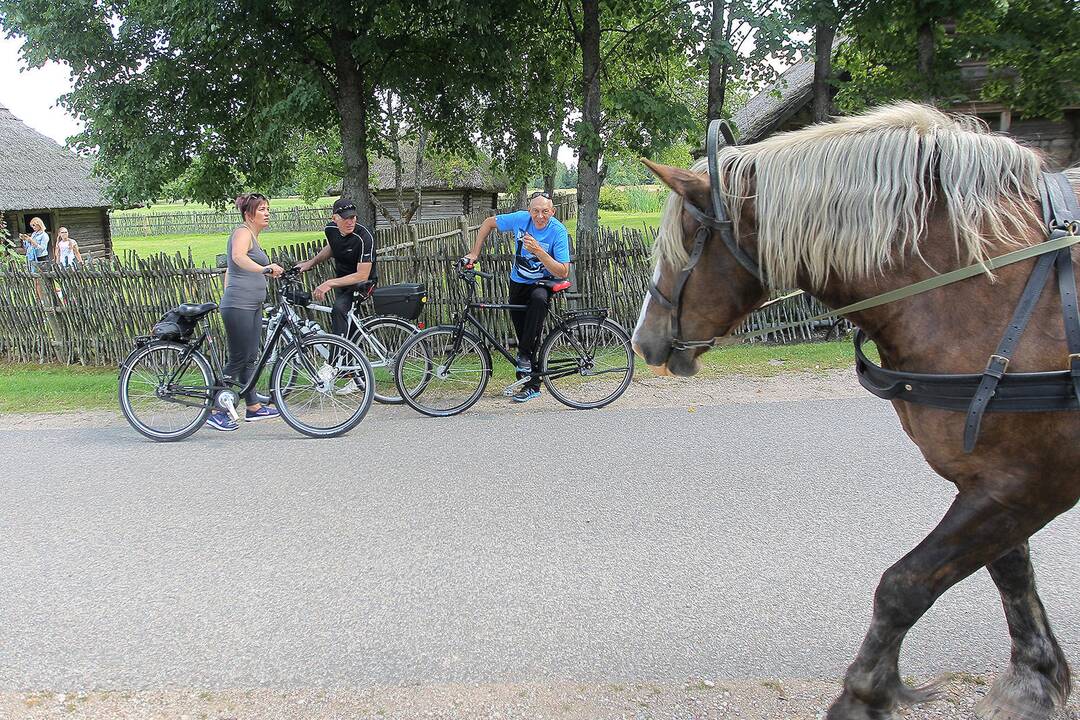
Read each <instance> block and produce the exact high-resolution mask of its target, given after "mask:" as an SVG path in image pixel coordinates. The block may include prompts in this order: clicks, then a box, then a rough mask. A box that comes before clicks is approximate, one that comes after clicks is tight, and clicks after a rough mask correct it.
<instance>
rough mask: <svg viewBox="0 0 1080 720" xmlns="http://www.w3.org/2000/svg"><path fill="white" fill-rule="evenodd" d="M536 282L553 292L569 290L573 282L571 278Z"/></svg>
mask: <svg viewBox="0 0 1080 720" xmlns="http://www.w3.org/2000/svg"><path fill="white" fill-rule="evenodd" d="M536 284H537V285H543V286H544V287H546V288H547V289H549V290H551V292H553V293H561V292H562V291H563V290H568V289H569V288H570V285H571V284H572V283H571V282H570V281H569V280H539V281H537V283H536Z"/></svg>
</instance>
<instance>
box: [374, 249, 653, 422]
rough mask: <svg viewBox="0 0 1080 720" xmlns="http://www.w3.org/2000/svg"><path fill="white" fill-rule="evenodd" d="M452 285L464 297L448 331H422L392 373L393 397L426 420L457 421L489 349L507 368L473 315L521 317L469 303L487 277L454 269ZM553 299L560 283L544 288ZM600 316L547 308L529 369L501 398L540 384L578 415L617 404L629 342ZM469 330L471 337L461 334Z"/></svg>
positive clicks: (476, 392) (628, 366)
mask: <svg viewBox="0 0 1080 720" xmlns="http://www.w3.org/2000/svg"><path fill="white" fill-rule="evenodd" d="M456 272H457V276H458V279H459V280H461V281H463V282H465V283H466V284H467V286H468V290H467V293H466V298H465V306H464V308H463V309H462V310H461V312H459V313H458V314H457V316H456V317H455V318H454V322H453V324H450V325H439V326H436V327H433V328H429V329H427V330H423V331H421V332H419V333H418V334H416V335H414V336H413V337H412V338H410V339H409V340H408V341H407V342H406V343H405V344H404V345H403V346H402V347H401V353H400V355H399V357H398V364H397V366H396V368H395V371H394V377H395V380H396V381H397V387H398V392H399V393H400V394H401V396H402V397H403V398H404V400H405V402H406V403H408V404H409V406H410V407H412V408H413V409H415V410H417V411H418V412H420V413H423V414H424V415H429V416H431V417H446V416H450V415H457V414H458V413H460V412H463V411H465V410H467V409H468V408H469V407H471V406H472V405H473V404H474V403H475V402H476V401H477V400H479V399H480V396H481V395H483V392H484V389H485V388H486V387H487V383H488V380H489V379H490V377H491V372H492V359H491V352H490V350H489V349H488V348H489V346H490V347H493V348H494V349H495V350H496V351H498V352H499V354H501V355H502V356H503V357H505V358H506V360H507V361H508V362H510V363H511V364H516V360H515V357H514V355H512V354H511V353H510V350H509V349H508V348H506V347H503V345H502V344H501V343H500V342H499V341H498V340H497V339H496V338H495V336H494V335H492V334H491V332H490V331H489V330H488V329H487V328H486V327H485V326H484V324H483V323H482V322H481V321H480V320H479V319H478V318H477V317H476V315H475V314H474V313H473V311H474V310H480V309H483V310H503V311H511V310H524V309H525V306H524V305H512V304H508V303H488V302H478V301H477V300H476V286H477V282H476V278H478V277H481V278H488V279H490V278H491V277H493V276H492V274H491V273H485V272H481V271H479V270H474V269H472V266H471V265H467V266H466V265H462V264H461V263H460V262H459V263H458V265H457V269H456ZM544 284H546V285H547V286H548V287H549V288H550V289H551V291H552V294H553V297H554V296H556V295H558V293H560V292H563V291H564V290H566V289H567V288H569V287H570V283H569V282H567V281H548V282H546V283H544ZM607 313H608V311H607V308H585V309H580V310H567V311H564V312H562V313H559V312H557V311H556V310H555V309H554V308H553V309H552V310H551V312H550V315H551V317H552V318H553V320H554V326H553V327H552V328H551V330H550V331H549V332H548V334H547V335H546V337H545V338H544V339H543V341H542V343H541V346H540V356H539V361H538V363H537V368H534V370H533V371H532V372H531V373H529V374H527V375H524V376H523V377H519V379H518V380H517V381H516V382H514V383H512V384H511V385H510V386H508V387H507V388H505V389H504V390H503V394H504V395H506V396H510V395H513V393H514V391H515V390H516V389H517V388H519V387H521V386H522V385H524V384H525V383H527V382H529V380H530V379H535V378H537V377H540V378H542V379H543V382H544V385H545V387H547V389H548V391H549V392H550V393H551V394H552V396H553V397H554V398H555V399H556V400H558V401H559V402H561V403H563V404H564V405H567V406H569V407H572V408H575V409H579V410H585V409H594V408H600V407H604V406H605V405H607V404H609V403H611V402H613V401H614V400H615V399H617V398H618V397H619V396H620V395H622V394H623V392H624V391H625V390H626V388H627V387H628V386H629V385H630V381H631V380H632V379H633V377H634V352H633V350H632V348H631V346H630V335H629V334H628V333H627V332H626V330H624V329H623V328H622V327H621V326H620V325H619V324H618V323H616V322H615V321H613V320H610V319H609V318H608V317H607ZM466 325H471V326H472V327H473V328H475V330H476V331H478V332H473V331H471V330H469V329H467V328H466Z"/></svg>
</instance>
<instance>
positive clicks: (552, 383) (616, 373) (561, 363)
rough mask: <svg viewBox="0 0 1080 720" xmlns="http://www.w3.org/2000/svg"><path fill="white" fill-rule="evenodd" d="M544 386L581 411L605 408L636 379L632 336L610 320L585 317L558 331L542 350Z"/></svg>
mask: <svg viewBox="0 0 1080 720" xmlns="http://www.w3.org/2000/svg"><path fill="white" fill-rule="evenodd" d="M540 363H541V365H540V366H541V367H542V368H543V371H544V373H545V375H544V385H546V386H547V389H548V391H549V392H551V395H552V397H554V398H555V399H556V400H558V401H559V402H561V403H562V404H564V405H569V406H570V407H572V408H575V409H578V410H590V409H593V408H599V407H604V406H605V405H607V404H608V403H610V402H612V401H613V400H615V399H616V398H617V397H619V396H620V395H622V394H623V392H625V391H626V388H627V387H629V385H630V381H631V380H632V379H633V378H634V351H633V349H632V348H631V345H630V336H629V335H628V334H627V333H626V331H625V330H623V329H622V328H621V327H620V326H619V325H618V324H617V323H614V322H612V321H611V320H608V319H606V318H599V317H594V318H588V317H587V318H582V319H580V320H575V321H573V322H570V323H569V324H567V325H564V326H562V327H559V328H557V329H556V330H555V331H554V332H552V333H551V335H549V336H548V338H547V340H545V341H544V347H543V348H542V349H541V350H540Z"/></svg>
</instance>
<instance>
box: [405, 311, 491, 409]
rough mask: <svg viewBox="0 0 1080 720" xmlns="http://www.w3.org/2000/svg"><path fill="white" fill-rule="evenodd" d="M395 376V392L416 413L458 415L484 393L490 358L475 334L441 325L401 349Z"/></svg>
mask: <svg viewBox="0 0 1080 720" xmlns="http://www.w3.org/2000/svg"><path fill="white" fill-rule="evenodd" d="M394 375H395V379H396V380H397V388H398V393H400V394H401V396H402V398H404V400H405V402H407V403H408V404H409V406H410V407H412V408H413V409H414V410H416V411H417V412H421V413H423V414H424V415H430V416H431V417H446V416H448V415H457V414H458V413H460V412H462V411H464V410H466V409H468V408H469V407H470V406H471V405H472V404H473V403H475V402H476V401H477V400H479V399H480V396H481V395H483V394H484V388H485V387H486V386H487V383H488V378H490V377H491V355H490V354H489V353H488V351H487V348H486V347H484V344H483V343H482V342H481V341H480V338H478V337H477V336H476V335H473V334H472V333H470V332H466V331H461V332H460V333H459V332H458V328H457V327H455V326H453V325H443V326H440V327H434V328H431V329H429V330H424V331H422V332H420V333H418V334H416V335H414V336H413V337H412V338H410V339H409V341H408V342H406V343H405V344H404V345H403V346H402V348H401V354H400V355H399V357H398V364H397V369H396V371H395V373H394Z"/></svg>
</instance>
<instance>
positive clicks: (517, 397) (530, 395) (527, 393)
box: [512, 388, 540, 403]
mask: <svg viewBox="0 0 1080 720" xmlns="http://www.w3.org/2000/svg"><path fill="white" fill-rule="evenodd" d="M512 397H513V400H514V402H519V403H523V402H529V401H530V400H533V399H535V398H538V397H540V391H539V390H533V389H532V388H521V389H520V390H518V391H517V392H516V393H514V395H513V396H512Z"/></svg>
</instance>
